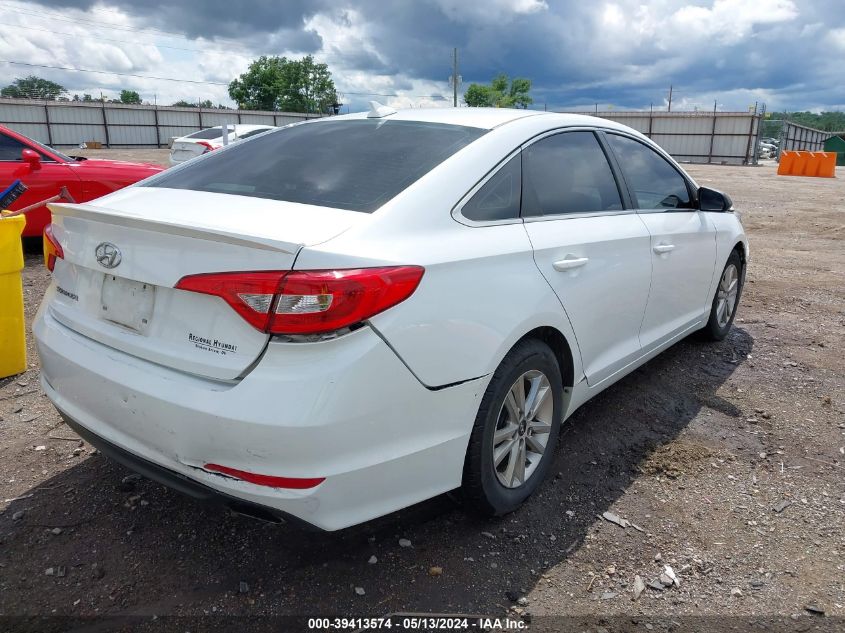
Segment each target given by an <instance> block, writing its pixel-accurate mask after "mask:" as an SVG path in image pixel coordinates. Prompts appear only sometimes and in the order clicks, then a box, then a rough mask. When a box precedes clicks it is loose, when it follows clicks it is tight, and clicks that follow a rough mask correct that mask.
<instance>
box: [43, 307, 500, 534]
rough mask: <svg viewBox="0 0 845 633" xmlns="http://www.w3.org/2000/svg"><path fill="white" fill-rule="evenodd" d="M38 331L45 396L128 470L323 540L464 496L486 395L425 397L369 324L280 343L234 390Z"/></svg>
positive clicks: (452, 391)
mask: <svg viewBox="0 0 845 633" xmlns="http://www.w3.org/2000/svg"><path fill="white" fill-rule="evenodd" d="M33 333H34V334H35V341H36V345H37V349H38V353H39V356H40V358H41V366H42V373H41V375H42V384H43V386H44V390H45V392H46V394H47V396H48V397H49V398H50V400H51V401H52V402H53V403H54V404H55V406H56V407H57V408H58V409H59V411H61V412H62V414H63V415H64V416H66V418H68V419H69V420H71V421H72V422H71V423H72V425H74V426H75V427H79V428H81V429H83V432H85V433H87V434H88V435H90V436H92V438H93V439H92V443H94V444H95V445H96V444H97V441H95V440H97V438H99V441H100V442H107V443H108V444H109V445H110V446H113V447H115V450H112V451H111V452H112V453H115V452H116V453H118V455H119V456H118V457H116V458H117V459H118V461H123V462H124V463H126V464H127V465H128V466H129V467H130V468H133V469H137V470H139V472H143V470H142V468H141V467H144V468H147V469H149V468H150V467H149V466H144V464H151V465H152V467H154V470H155V473H157V474H158V477H157V476H154V474H150V475H149V476H151V477H152V478H153V479H159V480H162V481H163V483H165V484H167V485H171V486H173V487H175V488H177V489H183V488H185V487H186V486H187V488H185V489H184V490H183V491H184V492H188V494H193V496H199V497H201V498H202V497H208V496H209V493H208V489H210V490H212V491H213V492H214V494H215V495H222V496H223V498H224V503H225V502H226V501H225V499H227V498H232V499H235V500H238V501H243V502H247V503H249V504H253V505H254V506H258V507H260V508H263V509H264V511H267V512H270V514H271V515H273V516H285V515H290V516H292V517H295V518H296V519H298V520H301V521H304V522H306V523H309V524H311V525H314V526H316V527H318V528H321V529H326V530H335V529H340V528H343V527H347V526H349V525H353V524H356V523H361V522H363V521H366V520H369V519H372V518H375V517H377V516H381V515H383V514H387V513H389V512H392V511H394V510H398V509H400V508H403V507H406V506H408V505H411V504H413V503H416V502H418V501H422V500H424V499H427V498H430V497H433V496H435V495H437V494H440V493H442V492H446V491H448V490H451V489H453V488H456V487H458V486H459V485H460V483H461V476H462V469H463V460H464V454H465V452H466V445H467V441H468V438H469V433H470V431H471V427H472V422H473V419H474V417H475V413H476V412H477V409H478V403H479V399H480V397H481V395H482V393H483V389H484V387H485V385H486V381H485V380H475V381H471V382H468V383H463V384H460V385H456V386H454V387H450V388H448V389H441V390H438V391H431V390H429V389H426V388H425V387H423V386H422V385H421V384H420V383H419V382H418V381H417V380H416V379H415V378H414V377H413V375H412V374H411V373H410V372H409V371H408V370H407V368H406V367H405V366H404V365H403V364H402V362H401V361H400V360H399V359H398V358H397V357H396V355H395V354H394V353H393V352H392V351H391V350H390V349H389V347H388V346H387V345H386V344H385V343H384V342H383V341H382V340H381V339H380V338H379V337H378V336H376V335H375V334H374V333H373V332H372V330H370V328H367V327H364V328H361V329H360V330H357V331H355V332H353V333H351V334H348V335H346V336H344V337H341V338H339V339H335V340H333V341H326V342H320V343H277V342H271V343H270V345H269V346H268V349H267V351H266V353H265V354H264V356H263V358H262V359H261V361H260V362H259V363H258V364H257V365H256V367H255V368H254V369H253V370H252V371H251V372H250V373H249V374H248V375H247V376H246V377H244V378H243V379H242V380H240V381H233V382H224V381H216V380H209V379H203V378H198V377H196V376H192V375H189V374H185V373H182V372H178V371H175V370H172V369H169V368H166V367H162V366H160V365H155V364H153V363H150V362H147V361H144V360H141V359H138V358H136V357H133V356H130V355H127V354H124V353H122V352H120V351H117V350H115V349H113V348H110V347H107V346H105V345H102V344H101V343H98V342H96V341H94V340H92V339H89V338H86V337H84V336H82V335H80V334H78V333H76V332H74V331H73V330H70V329H69V328H67V327H65V326H63V325H62V324H60V323H59V322H58V321H56V320H55V319H54V318H53V317H52V316H50V314H49V309H48V308H47V307H46V306H45V305H43V304H42V307H41V309H40V310H39V313H38V315H37V316H36V319H35V322H34V323H33ZM104 452H109V451H108V450H104ZM127 455H128V456H129V458H127V457H126V456H127ZM121 456H122V458H121ZM208 463H215V464H223V465H225V466H228V467H230V468H235V469H238V470H242V471H247V472H251V473H259V474H264V475H272V476H278V477H295V478H311V477H319V478H325V481H323V482H322V483H321V484H319V485H318V486H316V487H314V488H309V489H304V490H292V489H280V488H269V487H267V486H259V485H257V484H252V483H249V482H245V481H241V480H237V479H233V478H230V477H226V476H222V475H220V474H217V473H212V472H209V471H206V470H204V469H203V465H204V464H208ZM162 473H164V474H162ZM145 474H146V473H145ZM165 475H166V476H165ZM185 482H190V484H195V485H189V484H186V483H185Z"/></svg>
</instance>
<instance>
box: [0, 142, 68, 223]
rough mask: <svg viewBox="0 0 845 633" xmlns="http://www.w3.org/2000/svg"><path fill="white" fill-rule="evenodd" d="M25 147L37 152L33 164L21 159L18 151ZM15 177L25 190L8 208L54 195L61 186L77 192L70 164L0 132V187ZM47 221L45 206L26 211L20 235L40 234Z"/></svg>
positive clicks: (28, 203) (8, 183) (48, 212)
mask: <svg viewBox="0 0 845 633" xmlns="http://www.w3.org/2000/svg"><path fill="white" fill-rule="evenodd" d="M25 149H31V150H32V151H34V152H36V153H37V154H38V155H39V157H40V159H41V160H40V162H39V163H38V164H37V165H36V166H33V165H31V164H30V163H27V162H25V161H24V160H23V158H22V156H21V153H22V152H23V150H25ZM15 180H20V181H21V182H22V183H23V184H24V185H26V188H27V190H26V192H25V193H24V194H22V195H21V196H20V197H19V198H18V199H17V200H16V201H15V202H14V203H13V204H12V205H11V209H12V210H15V209H21V208H23V207H26V206H29V205H31V204H33V203H34V202H38V201H39V200H45V199H47V198H49V197H51V196H55V195H56V194H58V193H59V190H60V189H61V188H62V187H63V186H66V187H67V188H68V191H69V192H70V193H71V195H79V194H80V193H81V188H80V181H79V179H78V178H77V177H76V175H75V174H74V173H73V170H72V169H70V167H68V166H67V165H65V164H64V163H60V162H57V161H56V160H54V159H53V158H52V157H50V156H48V155H47V154H45V153H44V152H42V151H40V150H39V149H38V148H37V147H34V146H31V145H27V144H25V143H23V142H22V141H20V140H18V139H16V138H13V137H12V136H10V135H8V134H5V133H4V132H0V186H2V188H3V189H5V188H6V187H8V186H9V185H11V184H12V183H13V182H14V181H15ZM49 222H50V211H49V210H48V209H47V207H39V208H38V209H34V210H33V211H30V212H29V213H27V215H26V226H25V228H24V235H25V236H37V235H41V233H42V232H43V231H44V227H45V226H46V225H47V224H48V223H49Z"/></svg>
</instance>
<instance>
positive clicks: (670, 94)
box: [669, 84, 672, 112]
mask: <svg viewBox="0 0 845 633" xmlns="http://www.w3.org/2000/svg"><path fill="white" fill-rule="evenodd" d="M671 111H672V84H669V112H671Z"/></svg>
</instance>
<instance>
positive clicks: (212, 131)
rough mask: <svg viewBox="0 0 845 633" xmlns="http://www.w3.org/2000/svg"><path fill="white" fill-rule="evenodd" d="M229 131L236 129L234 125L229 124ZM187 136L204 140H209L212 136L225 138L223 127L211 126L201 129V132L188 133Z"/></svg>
mask: <svg viewBox="0 0 845 633" xmlns="http://www.w3.org/2000/svg"><path fill="white" fill-rule="evenodd" d="M226 129H228V130H229V132H234V131H235V126H234V125H229V126H227V128H226ZM185 138H197V139H203V140H206V141H207V140H209V139H212V138H223V128H222V127H210V128H208V129H207V130H200V131H199V132H194V133H193V134H188V136H186V137H185Z"/></svg>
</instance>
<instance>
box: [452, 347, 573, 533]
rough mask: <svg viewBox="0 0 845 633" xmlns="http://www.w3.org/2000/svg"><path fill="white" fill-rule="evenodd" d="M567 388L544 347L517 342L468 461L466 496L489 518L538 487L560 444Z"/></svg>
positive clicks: (490, 389)
mask: <svg viewBox="0 0 845 633" xmlns="http://www.w3.org/2000/svg"><path fill="white" fill-rule="evenodd" d="M562 400H563V385H562V379H561V375H560V368H559V366H558V363H557V359H556V358H555V355H554V353H553V352H552V350H551V349H550V348H549V346H548V345H546V344H545V343H543V342H541V341H538V340H533V339H530V340H525V341H522V342H520V343H518V344H517V345H516V346H515V347H514V348H513V349H512V350H511V351H510V352H509V353H508V355H507V356H506V357H505V359H504V360H503V361H502V363H501V365H499V367H498V369H497V370H496V372H495V373H494V374H493V378H492V380H491V381H490V384H489V385H488V386H487V390H486V391H485V393H484V397H483V398H482V401H481V406H480V408H479V410H478V415H477V416H476V420H475V425H474V426H473V430H472V435H471V436H470V440H469V447H468V449H467V456H466V461H465V463H464V478H463V493H464V497H465V498H466V499H467V501H469V502H470V503H471V504H472V505H474V506H475V507H476V508H477V509H479V510H481V511H482V512H484V513H485V514H491V515H496V516H498V515H502V514H506V513H508V512H511V511H513V510H515V509H516V508H518V507H519V506H520V505H521V504H522V502H523V501H525V499H527V498H528V497H529V496H530V495H531V494H532V493H533V492H534V491H535V490H536V489H537V487H538V486H539V485H540V483H541V482H542V481H543V478H544V477H545V475H546V473H547V471H548V470H549V467H550V465H551V461H552V459H554V451H555V448H556V446H557V440H558V434H559V433H558V432H559V429H560V421H561V417H562V415H563V411H562V406H563V402H562Z"/></svg>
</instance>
